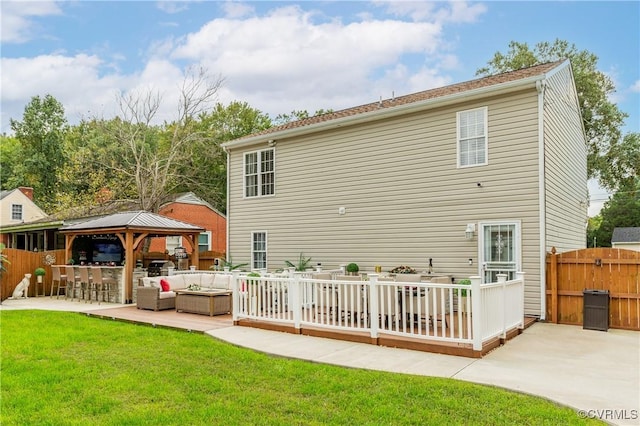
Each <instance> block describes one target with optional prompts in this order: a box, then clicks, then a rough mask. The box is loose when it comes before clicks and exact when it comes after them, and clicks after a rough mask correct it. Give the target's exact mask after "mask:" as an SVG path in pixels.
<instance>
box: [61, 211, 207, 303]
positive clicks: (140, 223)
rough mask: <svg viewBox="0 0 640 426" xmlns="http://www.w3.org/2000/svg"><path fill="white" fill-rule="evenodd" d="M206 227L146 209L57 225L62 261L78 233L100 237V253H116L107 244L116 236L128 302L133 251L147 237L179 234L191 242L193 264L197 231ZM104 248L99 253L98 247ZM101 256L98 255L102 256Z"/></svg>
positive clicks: (196, 245)
mask: <svg viewBox="0 0 640 426" xmlns="http://www.w3.org/2000/svg"><path fill="white" fill-rule="evenodd" d="M204 231H205V229H204V228H201V227H199V226H197V225H192V224H190V223H186V222H182V221H179V220H175V219H171V218H168V217H165V216H161V215H159V214H155V213H151V212H147V211H129V212H120V213H114V214H112V215H109V216H103V217H100V218H97V219H91V220H88V221H86V222H82V223H76V224H74V225H69V226H64V227H62V228H60V233H62V234H64V235H65V263H66V262H68V261H69V259H71V258H72V247H73V243H74V240H75V239H76V238H77V237H80V236H95V238H96V239H97V240H98V241H100V242H99V243H98V244H100V246H99V248H98V249H97V250H98V255H99V256H102V257H104V256H116V254H115V253H114V251H115V250H113V249H112V248H110V247H109V245H110V243H109V242H108V241H109V239H110V238H113V237H115V238H116V239H118V240H119V241H120V243H121V244H122V247H123V248H124V253H123V261H124V268H123V273H124V284H125V289H124V290H125V293H124V300H125V301H126V302H127V303H131V301H132V295H133V269H134V267H135V258H134V252H135V250H136V249H137V248H138V247H139V245H140V244H141V243H142V242H143V241H144V240H145V238H147V237H162V236H168V235H179V236H181V237H183V238H184V239H185V240H186V241H187V244H189V245H190V246H191V253H192V258H191V261H192V263H193V264H196V265H197V264H198V261H199V259H198V235H200V233H202V232H204ZM102 249H104V251H105V252H110V253H102V252H101V251H100V250H102ZM102 257H100V258H102Z"/></svg>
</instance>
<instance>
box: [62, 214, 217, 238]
mask: <svg viewBox="0 0 640 426" xmlns="http://www.w3.org/2000/svg"><path fill="white" fill-rule="evenodd" d="M107 229H108V230H113V229H120V230H123V229H131V230H140V231H146V232H153V233H161V234H164V235H167V234H170V233H172V232H176V233H178V234H179V233H185V232H186V233H193V232H204V231H205V229H204V228H202V227H200V226H196V225H192V224H190V223H186V222H182V221H179V220H175V219H171V218H168V217H166V216H161V215H159V214H155V213H151V212H147V211H132V212H120V213H114V214H111V215H108V216H103V217H99V218H96V219H91V220H88V221H86V222H80V223H76V224H73V225H68V226H63V227H62V228H60V232H62V233H74V232H79V231H104V230H107Z"/></svg>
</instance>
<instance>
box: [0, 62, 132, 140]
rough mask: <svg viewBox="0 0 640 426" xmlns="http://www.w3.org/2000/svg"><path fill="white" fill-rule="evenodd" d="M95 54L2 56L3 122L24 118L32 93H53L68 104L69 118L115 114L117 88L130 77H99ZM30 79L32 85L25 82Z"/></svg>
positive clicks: (67, 114) (65, 105) (4, 128)
mask: <svg viewBox="0 0 640 426" xmlns="http://www.w3.org/2000/svg"><path fill="white" fill-rule="evenodd" d="M101 65H102V62H101V60H100V59H99V58H98V57H96V56H89V55H83V54H82V55H76V56H62V55H43V56H37V57H35V58H17V59H10V58H2V89H3V90H2V104H3V105H2V106H3V108H2V109H3V110H2V124H3V130H6V127H8V126H7V123H8V122H9V118H13V119H16V120H21V119H22V113H23V111H24V107H25V106H26V104H27V103H28V102H29V101H30V100H31V98H32V97H33V96H41V97H42V96H44V95H46V94H50V95H52V96H53V97H55V98H56V99H57V100H58V101H59V102H61V103H62V104H63V105H64V107H65V113H66V116H67V118H68V119H69V120H70V121H73V122H77V121H78V119H79V118H80V117H84V116H87V115H101V114H105V115H107V116H112V115H113V111H114V110H113V105H114V102H113V101H114V99H115V97H114V95H115V92H114V88H118V87H123V86H126V85H127V84H128V83H127V78H126V77H123V76H119V75H116V74H114V75H107V76H100V74H99V68H100V66H101ZM24 81H30V82H31V83H30V84H29V85H25V84H22V82H24Z"/></svg>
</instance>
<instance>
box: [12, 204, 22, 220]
mask: <svg viewBox="0 0 640 426" xmlns="http://www.w3.org/2000/svg"><path fill="white" fill-rule="evenodd" d="M11 220H22V204H11Z"/></svg>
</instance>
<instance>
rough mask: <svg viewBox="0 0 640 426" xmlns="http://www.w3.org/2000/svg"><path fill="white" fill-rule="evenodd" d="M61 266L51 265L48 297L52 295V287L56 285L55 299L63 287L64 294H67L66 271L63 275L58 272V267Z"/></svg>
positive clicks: (58, 296)
mask: <svg viewBox="0 0 640 426" xmlns="http://www.w3.org/2000/svg"><path fill="white" fill-rule="evenodd" d="M61 268H62V267H61V266H59V265H51V274H52V278H51V294H49V297H53V289H54V288H55V287H56V286H57V287H58V291H57V294H56V299H58V298H60V290H62V289H64V294H65V296H66V295H67V289H66V288H67V275H66V273H65V274H64V275H63V274H62V273H61V272H60V269H61Z"/></svg>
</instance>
